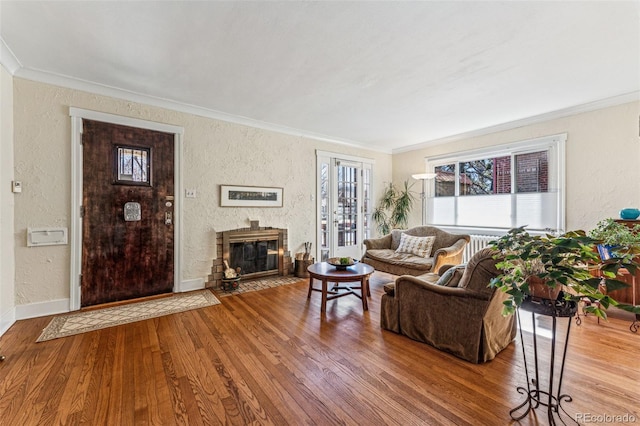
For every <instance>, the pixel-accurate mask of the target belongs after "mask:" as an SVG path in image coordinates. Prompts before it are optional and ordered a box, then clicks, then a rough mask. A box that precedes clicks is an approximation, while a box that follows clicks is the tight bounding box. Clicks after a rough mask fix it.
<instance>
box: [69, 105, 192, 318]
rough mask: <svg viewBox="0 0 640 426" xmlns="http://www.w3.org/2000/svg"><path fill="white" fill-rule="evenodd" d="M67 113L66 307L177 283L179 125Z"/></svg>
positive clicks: (162, 289) (170, 288)
mask: <svg viewBox="0 0 640 426" xmlns="http://www.w3.org/2000/svg"><path fill="white" fill-rule="evenodd" d="M70 115H71V116H72V127H73V132H72V144H73V150H72V157H73V158H72V208H73V209H74V210H75V209H77V210H76V211H78V213H79V214H78V217H77V218H74V219H73V221H72V224H71V225H72V226H71V246H72V259H71V278H72V282H71V297H70V310H76V309H79V308H80V307H85V306H92V305H96V304H101V303H108V302H114V301H119V300H128V299H133V298H138V297H145V296H150V295H156V294H162V293H169V292H177V291H180V287H181V286H180V278H179V277H180V276H181V268H180V251H181V250H180V247H181V244H180V237H179V236H180V231H181V221H180V220H179V219H180V217H179V216H180V215H179V212H180V206H181V203H182V201H181V197H180V194H179V188H180V182H179V176H180V173H179V170H178V169H179V164H180V161H179V159H180V153H181V140H182V139H181V136H182V131H183V130H182V129H181V128H178V127H175V126H170V125H163V124H160V123H153V122H147V121H144V120H137V119H129V118H126V117H120V116H113V115H110V114H103V113H98V112H94V111H86V110H80V109H76V108H71V109H70Z"/></svg>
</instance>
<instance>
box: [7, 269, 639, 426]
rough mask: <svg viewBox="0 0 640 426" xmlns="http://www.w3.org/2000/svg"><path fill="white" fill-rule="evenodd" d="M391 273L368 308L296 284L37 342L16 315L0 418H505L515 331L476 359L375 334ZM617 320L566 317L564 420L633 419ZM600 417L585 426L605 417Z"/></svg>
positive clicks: (517, 363) (624, 344)
mask: <svg viewBox="0 0 640 426" xmlns="http://www.w3.org/2000/svg"><path fill="white" fill-rule="evenodd" d="M391 277H392V276H390V275H387V274H384V273H379V272H376V273H375V274H374V276H373V278H372V282H371V293H372V297H371V299H370V303H369V311H368V312H365V313H364V314H363V312H362V305H361V303H360V300H359V299H357V298H355V297H344V298H340V299H337V300H333V301H330V302H328V304H327V314H326V317H325V318H324V319H321V316H320V294H319V293H315V292H314V293H313V294H312V295H311V300H310V301H307V288H308V287H307V286H308V283H307V282H306V281H301V282H300V283H297V284H292V285H288V286H282V287H277V288H272V289H267V290H263V291H258V292H252V293H246V294H243V295H239V296H230V297H225V298H221V301H222V304H221V305H217V306H212V307H208V308H203V309H198V310H193V311H188V312H183V313H178V314H173V315H169V316H165V317H161V318H155V319H151V320H146V321H141V322H137V323H133V324H128V325H122V326H118V327H113V328H109V329H104V330H99V331H94V332H90V333H85V334H80V335H76V336H71V337H66V338H62V339H57V340H51V341H47V342H43V343H35V340H36V338H37V337H38V335H39V334H40V332H41V330H42V328H44V327H45V326H46V325H47V324H48V322H49V321H50V319H51V317H44V318H36V319H30V320H25V321H19V322H17V323H16V324H14V325H13V326H12V327H11V328H10V329H9V330H8V331H7V332H6V333H5V335H4V336H2V338H0V352H2V353H3V354H4V355H6V360H5V361H4V362H2V363H0V424H3V425H5V424H6V425H50V424H56V425H57V424H69V425H79V424H89V425H133V424H142V425H146V424H158V425H160V424H162V425H173V424H184V425H187V424H188V425H200V424H202V425H212V424H221V423H224V424H237V425H244V424H273V425H286V424H290V425H299V424H317V425H333V424H350V425H351V424H353V425H356V424H357V425H384V424H391V425H393V424H397V425H418V424H422V425H507V424H514V422H512V421H511V419H510V417H509V410H510V409H511V408H513V407H515V406H517V405H518V404H519V403H520V402H521V401H522V400H523V395H521V394H519V393H518V392H517V391H516V387H517V386H525V385H526V382H525V379H524V377H523V371H524V370H523V361H522V353H521V346H520V343H519V340H517V341H516V342H514V344H512V345H510V346H509V347H508V348H507V349H506V350H505V351H503V352H502V353H500V354H499V355H498V357H497V358H496V359H494V360H493V361H491V362H489V363H486V364H482V365H474V364H470V363H468V362H465V361H462V360H459V359H457V358H455V357H453V356H451V355H448V354H447V353H444V352H441V351H438V350H436V349H434V348H432V347H430V346H428V345H426V344H423V343H418V342H414V341H412V340H410V339H408V338H406V337H403V336H400V335H396V334H394V333H391V332H388V331H384V330H381V329H380V327H379V315H380V312H379V309H380V296H381V294H382V285H383V284H384V283H386V282H388V281H390V279H391ZM460 314H461V315H464V313H462V312H461V313H460ZM628 325H629V323H628V322H626V321H622V320H619V319H615V318H612V319H611V320H610V321H609V322H608V323H601V324H597V322H596V319H595V318H594V317H587V318H585V319H584V320H583V323H582V325H581V326H579V327H576V326H575V324H574V326H572V331H571V336H570V342H569V350H568V355H567V357H568V361H567V367H566V371H565V376H564V382H563V384H562V386H563V388H562V390H563V393H567V394H569V395H571V396H572V398H573V401H572V402H567V403H565V404H564V407H565V409H566V410H567V412H568V413H569V414H570V415H571V416H573V417H575V416H576V415H577V414H579V413H590V414H591V415H609V416H615V415H624V414H626V413H630V414H631V415H632V416H635V422H639V423H640V408H639V407H640V403H639V401H640V363H638V355H639V354H640V333H638V334H633V333H631V332H630V331H629V329H628ZM544 327H545V325H544V323H542V324H540V325H539V328H540V329H541V330H543V329H544ZM543 340H546V339H543ZM527 348H528V349H529V347H528V346H527ZM541 380H542V377H541ZM536 416H537V417H536ZM582 419H583V421H581V422H580V423H581V424H582V423H590V422H589V420H588V419H587V418H585V417H583V418H582ZM591 420H597V419H595V418H591ZM603 420H605V421H602V422H600V423H598V422H592V423H591V424H612V422H610V421H609V422H606V420H607V419H603ZM538 421H539V424H547V421H546V414H545V413H544V412H543V411H542V410H541V409H539V410H538V412H537V413H536V414H531V415H529V416H528V417H526V418H525V419H524V420H523V421H521V423H520V424H523V425H532V424H538ZM567 423H568V424H572V422H571V421H570V420H569V421H568V422H567ZM614 423H615V422H614Z"/></svg>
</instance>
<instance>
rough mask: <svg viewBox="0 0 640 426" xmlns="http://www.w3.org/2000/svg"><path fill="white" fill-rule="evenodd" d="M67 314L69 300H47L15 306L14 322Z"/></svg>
mask: <svg viewBox="0 0 640 426" xmlns="http://www.w3.org/2000/svg"><path fill="white" fill-rule="evenodd" d="M65 312H69V299H57V300H49V301H47V302H37V303H29V304H27V305H18V306H16V320H23V319H28V318H36V317H43V316H45V315H55V314H62V313H65Z"/></svg>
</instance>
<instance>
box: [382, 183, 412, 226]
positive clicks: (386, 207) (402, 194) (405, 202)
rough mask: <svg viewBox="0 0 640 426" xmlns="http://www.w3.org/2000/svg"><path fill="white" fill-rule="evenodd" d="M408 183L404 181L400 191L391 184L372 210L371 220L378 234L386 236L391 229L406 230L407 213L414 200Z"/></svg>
mask: <svg viewBox="0 0 640 426" xmlns="http://www.w3.org/2000/svg"><path fill="white" fill-rule="evenodd" d="M412 186H413V184H411V185H409V181H407V180H406V181H404V184H403V187H402V188H401V189H398V188H396V186H395V185H394V184H393V183H392V182H391V183H389V185H388V186H387V187H386V189H385V191H384V194H383V195H382V198H380V201H379V203H378V205H377V206H376V207H375V209H374V210H373V213H372V214H371V218H372V219H373V220H374V221H375V222H376V225H377V229H378V232H379V233H380V234H382V235H387V234H388V233H389V232H391V230H392V229H396V228H406V227H407V225H408V223H409V213H410V212H411V209H412V208H413V203H414V201H415V199H416V197H415V195H413V193H412V192H411V187H412Z"/></svg>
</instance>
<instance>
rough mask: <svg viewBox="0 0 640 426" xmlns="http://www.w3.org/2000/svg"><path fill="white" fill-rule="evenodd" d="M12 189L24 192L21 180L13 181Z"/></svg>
mask: <svg viewBox="0 0 640 426" xmlns="http://www.w3.org/2000/svg"><path fill="white" fill-rule="evenodd" d="M11 191H13V192H22V182H20V181H19V180H13V181H11Z"/></svg>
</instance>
